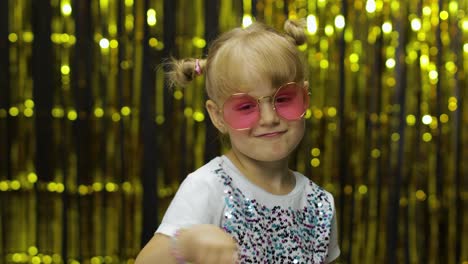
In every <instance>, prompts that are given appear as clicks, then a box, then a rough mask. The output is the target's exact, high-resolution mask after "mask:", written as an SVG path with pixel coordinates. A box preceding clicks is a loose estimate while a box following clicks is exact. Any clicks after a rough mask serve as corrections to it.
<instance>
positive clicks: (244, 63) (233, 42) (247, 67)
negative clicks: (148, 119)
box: [167, 20, 306, 101]
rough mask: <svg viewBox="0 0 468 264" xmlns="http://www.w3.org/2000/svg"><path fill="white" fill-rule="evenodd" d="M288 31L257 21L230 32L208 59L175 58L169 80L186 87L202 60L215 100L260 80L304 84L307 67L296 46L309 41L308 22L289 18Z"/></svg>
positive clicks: (223, 36) (209, 90) (277, 83)
mask: <svg viewBox="0 0 468 264" xmlns="http://www.w3.org/2000/svg"><path fill="white" fill-rule="evenodd" d="M284 30H285V33H286V34H282V33H279V32H278V31H276V30H275V29H273V28H271V27H269V26H266V25H264V24H262V23H254V24H252V25H251V26H249V27H247V28H236V29H233V30H231V31H228V32H226V33H224V34H222V35H221V36H220V37H219V38H218V39H216V40H215V41H214V42H213V43H212V45H211V47H210V49H209V52H208V56H207V58H206V59H201V60H198V62H197V60H196V59H193V58H188V59H182V60H175V59H173V60H172V61H171V62H170V66H172V67H171V70H170V71H169V72H168V74H167V75H168V79H169V81H170V83H171V84H176V85H180V86H186V85H187V84H188V83H189V82H190V81H192V80H193V79H194V78H195V77H196V75H197V72H196V71H195V67H196V63H198V65H199V66H200V67H201V69H202V72H203V73H204V74H205V76H206V79H205V82H206V87H205V88H206V91H207V94H208V96H209V97H210V98H211V99H213V100H215V101H216V100H219V99H221V98H223V97H226V96H228V95H229V94H231V93H232V92H233V91H240V90H243V89H248V88H251V87H254V84H255V83H258V82H259V81H271V85H273V86H274V87H277V86H280V85H281V84H284V83H286V82H291V81H294V82H299V83H301V82H303V81H304V80H305V69H304V64H303V62H302V60H301V56H300V54H299V51H298V49H297V46H296V45H301V44H303V43H304V42H305V41H306V36H305V32H304V23H303V22H302V21H291V20H288V21H286V23H285V25H284ZM198 73H199V72H198Z"/></svg>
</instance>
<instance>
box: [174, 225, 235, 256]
mask: <svg viewBox="0 0 468 264" xmlns="http://www.w3.org/2000/svg"><path fill="white" fill-rule="evenodd" d="M176 246H177V247H178V249H179V250H180V252H181V253H182V255H183V256H184V257H185V259H186V261H188V262H190V263H196V264H211V263H213V264H214V263H216V264H219V263H226V264H228V263H229V264H230V263H236V262H237V243H236V241H235V240H234V239H233V238H232V237H231V236H230V235H229V234H228V233H226V232H225V231H224V230H223V229H221V228H219V227H217V226H215V225H196V226H193V227H190V228H188V229H182V230H180V233H179V236H178V239H177V245H176Z"/></svg>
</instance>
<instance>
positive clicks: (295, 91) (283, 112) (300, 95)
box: [275, 83, 309, 120]
mask: <svg viewBox="0 0 468 264" xmlns="http://www.w3.org/2000/svg"><path fill="white" fill-rule="evenodd" d="M308 106H309V96H308V94H307V91H306V89H304V88H303V87H300V86H298V85H297V84H295V83H292V84H287V85H285V86H283V87H281V88H280V89H279V90H278V91H277V92H276V95H275V109H276V112H277V113H278V115H279V116H281V117H282V118H284V119H287V120H297V119H299V118H301V117H302V116H303V115H304V113H305V111H306V109H307V107H308Z"/></svg>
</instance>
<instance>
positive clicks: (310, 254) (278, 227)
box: [214, 164, 333, 263]
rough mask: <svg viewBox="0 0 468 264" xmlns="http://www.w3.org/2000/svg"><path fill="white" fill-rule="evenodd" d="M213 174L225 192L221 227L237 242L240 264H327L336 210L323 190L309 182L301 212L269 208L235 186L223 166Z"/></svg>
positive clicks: (276, 207) (290, 209)
mask: <svg viewBox="0 0 468 264" xmlns="http://www.w3.org/2000/svg"><path fill="white" fill-rule="evenodd" d="M214 173H216V175H217V176H218V177H219V179H220V180H221V181H222V183H223V185H224V188H225V189H224V195H225V196H224V201H225V210H224V215H223V220H222V227H223V228H224V229H225V230H226V231H227V232H228V233H230V234H231V235H232V236H233V237H234V239H235V240H236V241H237V243H238V245H239V260H240V263H324V262H325V259H326V257H327V253H328V245H329V242H330V232H331V224H332V218H333V209H332V204H331V203H330V201H329V198H328V197H327V195H326V193H325V191H324V190H323V189H321V188H320V187H319V186H317V185H316V184H314V183H313V182H312V181H309V184H310V187H311V190H312V191H311V192H310V193H308V194H307V203H306V206H305V207H303V208H302V209H300V210H297V209H292V208H281V207H279V206H275V207H273V208H267V207H266V206H264V205H262V204H259V203H258V202H257V201H256V200H255V199H249V197H246V196H245V195H244V194H243V192H242V191H241V190H239V189H238V188H237V187H236V186H234V184H233V181H232V178H231V177H230V176H229V175H228V174H227V173H226V172H225V171H224V169H223V168H222V165H221V164H220V165H219V168H218V169H216V170H215V171H214Z"/></svg>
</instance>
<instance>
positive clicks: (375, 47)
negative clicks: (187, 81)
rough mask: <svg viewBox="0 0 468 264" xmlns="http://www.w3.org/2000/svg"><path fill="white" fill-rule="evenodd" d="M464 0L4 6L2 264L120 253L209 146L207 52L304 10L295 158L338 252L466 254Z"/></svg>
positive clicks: (213, 142) (130, 250) (213, 136)
mask: <svg viewBox="0 0 468 264" xmlns="http://www.w3.org/2000/svg"><path fill="white" fill-rule="evenodd" d="M467 12H468V0H446V1H441V0H420V1H410V0H404V1H401V0H354V1H351V0H347V1H335V0H314V1H306V0H296V1H293V0H243V1H241V0H239V1H233V0H192V1H188V0H187V1H184V0H141V1H139V0H89V1H81V0H2V1H0V263H93V264H94V263H132V262H133V260H134V258H135V256H136V254H137V253H138V252H139V250H140V248H141V246H142V245H143V243H145V242H146V241H147V240H148V239H149V238H150V237H151V236H152V234H153V232H154V230H155V229H156V227H157V225H158V222H159V220H160V219H161V217H162V215H163V213H164V211H165V209H166V207H167V205H168V202H169V201H170V199H171V197H172V196H173V194H174V192H175V191H176V190H177V188H178V185H179V183H180V181H182V180H183V178H184V177H185V176H186V175H187V173H189V172H190V171H193V170H194V169H195V168H197V167H199V166H201V165H202V164H203V163H204V162H206V161H207V160H209V159H211V158H212V157H214V156H215V155H218V154H219V153H220V151H221V148H222V147H221V145H220V143H219V141H218V137H217V133H216V131H215V129H214V128H213V126H212V125H211V124H210V122H209V120H208V118H207V116H206V112H205V110H204V99H205V97H204V96H205V95H204V93H203V83H204V81H203V79H202V78H198V79H197V80H196V81H195V83H194V84H193V85H192V87H189V88H188V89H184V90H182V89H181V88H179V87H176V88H175V89H173V90H170V89H167V87H165V82H164V75H163V70H164V69H163V68H162V67H160V66H159V65H160V64H161V62H162V61H163V59H164V58H167V57H169V56H175V57H203V56H204V54H206V48H207V47H208V46H209V44H210V42H211V41H212V40H213V38H214V37H216V36H217V35H218V34H219V33H221V32H224V31H226V30H229V29H231V28H233V27H236V26H241V25H243V26H247V25H248V24H249V23H251V22H252V21H263V22H265V23H267V24H270V25H272V26H274V27H276V28H278V29H280V28H281V26H282V24H283V22H284V21H285V19H287V18H304V19H306V21H307V31H308V42H307V44H306V45H303V46H301V47H300V50H301V51H302V53H303V55H304V58H305V60H306V61H307V62H308V63H307V64H308V71H309V82H310V85H311V91H312V95H311V102H312V103H311V106H310V109H309V111H308V112H307V115H306V118H307V126H308V128H307V132H306V135H305V138H304V140H303V142H302V144H301V145H300V147H299V149H298V151H297V153H296V154H295V156H294V159H293V160H292V166H293V167H295V168H297V169H298V170H300V171H302V172H304V173H305V174H306V175H308V176H310V177H311V178H312V179H313V180H314V181H316V182H317V183H318V184H320V185H322V186H324V188H325V189H327V190H329V191H330V192H332V193H333V194H334V196H335V200H336V205H337V213H338V222H339V236H340V242H341V249H342V254H341V262H343V263H465V262H468V220H467V219H468V202H467V199H468V163H467V162H466V161H467V160H468V102H467V90H468V88H467V87H468V83H467V73H468V14H467Z"/></svg>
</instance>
